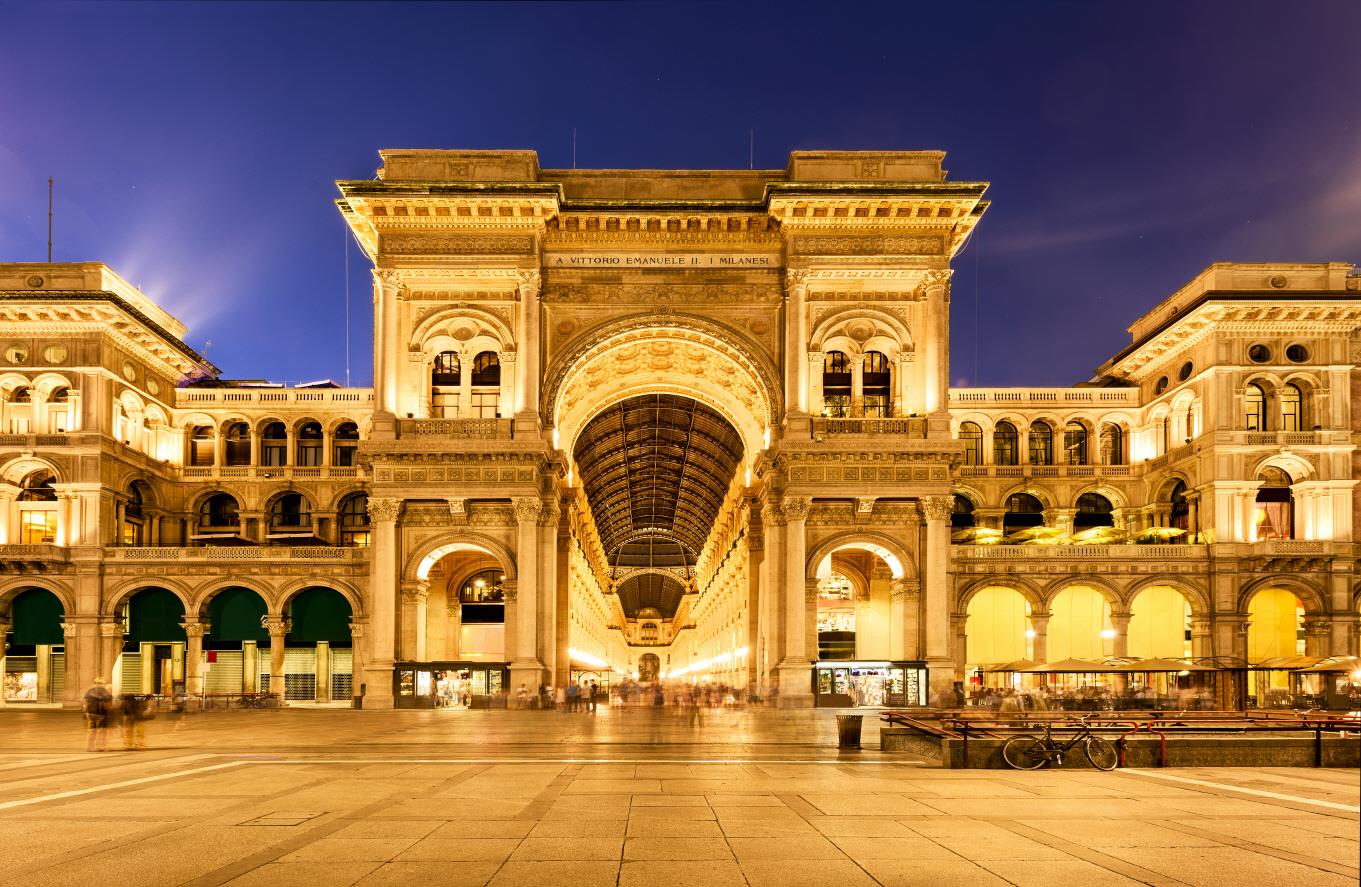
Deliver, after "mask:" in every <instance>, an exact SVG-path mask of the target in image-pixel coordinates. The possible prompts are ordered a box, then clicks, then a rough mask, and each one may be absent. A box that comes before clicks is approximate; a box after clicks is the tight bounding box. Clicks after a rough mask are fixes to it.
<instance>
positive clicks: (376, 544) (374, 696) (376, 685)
mask: <svg viewBox="0 0 1361 887" xmlns="http://www.w3.org/2000/svg"><path fill="white" fill-rule="evenodd" d="M401 510H402V500H401V499H388V498H377V499H370V500H369V521H370V531H371V533H372V539H373V551H372V555H371V557H372V560H370V562H369V564H370V566H369V571H370V572H369V587H370V589H371V592H372V600H373V609H372V610H371V611H370V613H369V653H368V656H366V657H365V674H364V683H365V684H367V685H368V695H367V696H366V697H365V705H371V706H373V707H375V708H391V707H392V663H393V660H394V659H395V657H396V628H397V515H398V514H400V513H401Z"/></svg>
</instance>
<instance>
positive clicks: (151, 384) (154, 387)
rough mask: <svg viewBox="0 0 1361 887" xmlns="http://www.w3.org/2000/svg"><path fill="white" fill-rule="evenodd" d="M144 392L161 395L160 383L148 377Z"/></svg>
mask: <svg viewBox="0 0 1361 887" xmlns="http://www.w3.org/2000/svg"><path fill="white" fill-rule="evenodd" d="M146 390H147V391H149V392H151V393H152V394H160V393H161V383H160V382H157V381H156V380H155V379H153V378H151V377H150V376H147V380H146Z"/></svg>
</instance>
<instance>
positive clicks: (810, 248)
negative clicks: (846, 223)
mask: <svg viewBox="0 0 1361 887" xmlns="http://www.w3.org/2000/svg"><path fill="white" fill-rule="evenodd" d="M793 241H794V242H793V252H795V253H799V254H801V255H820V256H877V255H895V256H939V255H942V254H944V252H945V239H944V238H943V237H940V236H937V235H918V236H901V235H900V236H893V235H882V234H873V235H868V236H865V237H854V236H843V235H813V234H800V235H797V236H795V237H794V238H793Z"/></svg>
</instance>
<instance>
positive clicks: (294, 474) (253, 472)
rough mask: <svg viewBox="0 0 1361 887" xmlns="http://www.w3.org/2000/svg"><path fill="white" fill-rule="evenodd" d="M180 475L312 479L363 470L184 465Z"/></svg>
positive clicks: (354, 467) (358, 474)
mask: <svg viewBox="0 0 1361 887" xmlns="http://www.w3.org/2000/svg"><path fill="white" fill-rule="evenodd" d="M180 476H181V477H183V478H185V479H186V480H188V479H198V478H214V477H222V478H249V477H258V478H262V479H266V480H269V479H275V480H313V479H318V480H321V479H327V478H346V477H363V476H364V472H363V469H361V468H360V467H359V466H357V465H329V466H324V467H322V466H299V465H271V466H258V465H255V466H253V465H186V466H185V467H184V468H181V469H180Z"/></svg>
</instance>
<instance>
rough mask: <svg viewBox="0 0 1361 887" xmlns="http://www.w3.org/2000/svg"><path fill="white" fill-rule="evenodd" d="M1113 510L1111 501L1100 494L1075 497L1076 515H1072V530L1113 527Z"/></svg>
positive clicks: (1084, 494) (1085, 494)
mask: <svg viewBox="0 0 1361 887" xmlns="http://www.w3.org/2000/svg"><path fill="white" fill-rule="evenodd" d="M1114 511H1115V508H1114V507H1113V506H1112V505H1111V500H1109V499H1107V498H1106V497H1105V496H1102V495H1101V494H1100V493H1083V494H1082V495H1081V496H1078V497H1077V513H1076V514H1074V515H1073V529H1074V530H1086V529H1089V528H1091V527H1109V526H1114V524H1115V520H1114V518H1113V517H1112V512H1114Z"/></svg>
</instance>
